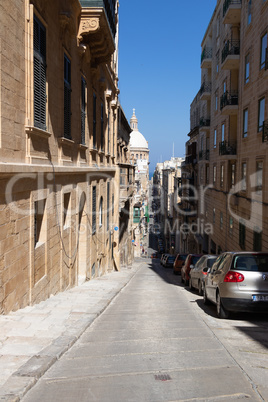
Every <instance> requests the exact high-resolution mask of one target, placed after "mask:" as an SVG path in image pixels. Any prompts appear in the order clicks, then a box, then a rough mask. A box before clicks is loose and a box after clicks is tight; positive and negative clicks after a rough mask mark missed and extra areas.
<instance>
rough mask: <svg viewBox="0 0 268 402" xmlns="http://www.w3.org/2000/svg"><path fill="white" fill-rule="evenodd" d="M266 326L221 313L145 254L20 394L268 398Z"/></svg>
mask: <svg viewBox="0 0 268 402" xmlns="http://www.w3.org/2000/svg"><path fill="white" fill-rule="evenodd" d="M240 318H241V319H240ZM247 319H248V320H249V321H247ZM251 330H252V331H251ZM252 334H253V336H252ZM265 334H267V320H266V319H265V317H263V316H261V317H258V319H255V321H254V320H253V319H252V316H242V317H238V320H237V321H236V320H232V321H227V320H222V321H220V320H218V319H216V318H215V310H214V307H213V306H211V307H210V306H209V307H206V310H204V307H203V302H202V298H201V297H200V296H198V295H197V294H195V293H192V292H189V291H188V290H186V289H184V288H183V287H182V286H181V285H180V277H177V276H174V275H173V274H172V269H167V268H163V267H162V266H161V265H160V264H159V260H153V261H152V262H151V261H150V260H149V259H144V264H142V266H141V268H140V269H139V270H138V271H137V273H136V274H135V275H134V277H133V278H132V279H131V280H130V282H129V284H128V285H127V286H126V287H125V288H124V289H123V290H122V291H121V292H120V293H119V294H118V296H117V297H116V298H115V299H114V300H113V301H112V303H111V304H110V305H109V306H108V307H107V309H106V310H105V311H104V312H103V313H102V314H101V315H100V316H99V317H98V318H97V319H96V320H95V322H94V323H93V324H92V325H91V326H90V327H89V328H88V329H87V330H86V331H85V332H84V334H83V335H82V336H81V338H80V339H79V340H78V341H77V342H76V343H75V345H74V346H73V347H72V348H71V349H70V350H69V351H68V352H67V353H66V354H65V355H64V356H63V357H62V358H61V359H60V360H59V361H58V362H56V363H55V364H54V365H53V366H52V367H51V368H50V370H48V371H47V372H46V373H45V375H44V376H43V377H42V378H41V379H40V380H39V381H38V383H37V384H36V386H35V387H33V389H32V390H30V391H29V393H28V394H27V395H26V396H25V398H24V399H23V401H24V402H31V401H32V402H36V401H38V402H39V401H49V402H50V401H52V400H53V401H79V402H80V401H101V402H105V401H109V402H110V401H115V402H118V401H124V402H125V401H153V402H157V401H187V400H190V401H230V400H252V401H259V400H267V397H268V394H267V388H265V387H266V386H267V368H268V364H267V340H266V337H265V336H266V335H265ZM258 336H259V338H258ZM254 338H255V339H254ZM241 342H242V343H241ZM260 394H262V396H260Z"/></svg>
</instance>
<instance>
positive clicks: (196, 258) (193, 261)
mask: <svg viewBox="0 0 268 402" xmlns="http://www.w3.org/2000/svg"><path fill="white" fill-rule="evenodd" d="M199 258H200V256H199V257H192V261H191V263H192V264H193V265H195V264H196V263H197V261H198V260H199Z"/></svg>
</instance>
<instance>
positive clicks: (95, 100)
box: [93, 94, 97, 148]
mask: <svg viewBox="0 0 268 402" xmlns="http://www.w3.org/2000/svg"><path fill="white" fill-rule="evenodd" d="M96 114H97V97H96V95H95V94H94V95H93V148H96V124H97V121H96V118H97V116H96Z"/></svg>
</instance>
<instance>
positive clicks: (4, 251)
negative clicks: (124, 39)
mask: <svg viewBox="0 0 268 402" xmlns="http://www.w3.org/2000/svg"><path fill="white" fill-rule="evenodd" d="M117 12H118V2H117V1H116V0H109V1H102V0H95V1H92V0H81V1H78V0H72V1H64V0H3V1H1V4H0V82H1V86H0V91H1V92H0V229H1V230H0V250H1V252H0V311H1V312H2V313H6V312H8V311H11V310H16V309H18V308H22V307H25V306H27V305H29V304H33V303H37V302H39V301H41V300H44V299H45V298H47V297H49V296H50V295H51V294H55V293H57V292H59V291H64V290H65V289H68V288H70V287H71V286H74V285H76V284H78V283H82V282H83V281H85V280H89V279H92V278H94V277H96V276H99V275H102V274H103V273H105V272H107V271H110V270H114V269H120V259H119V231H115V230H114V228H115V227H119V198H120V191H119V186H118V180H119V179H118V178H119V173H118V172H120V170H119V169H120V168H119V166H118V164H117V138H118V136H117V131H118V99H117V97H118V93H119V91H118V86H117V83H118V68H117V63H118V46H117V43H118V34H117V32H118V29H117V20H118V19H117Z"/></svg>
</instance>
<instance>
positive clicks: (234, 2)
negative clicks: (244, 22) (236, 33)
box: [222, 0, 241, 17]
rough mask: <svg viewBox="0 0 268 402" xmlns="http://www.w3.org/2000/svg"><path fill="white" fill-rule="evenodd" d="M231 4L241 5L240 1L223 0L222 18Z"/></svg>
mask: <svg viewBox="0 0 268 402" xmlns="http://www.w3.org/2000/svg"><path fill="white" fill-rule="evenodd" d="M232 4H237V5H241V0H225V2H224V3H223V9H222V11H223V17H224V16H225V14H226V13H227V10H228V8H229V6H230V5H232Z"/></svg>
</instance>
